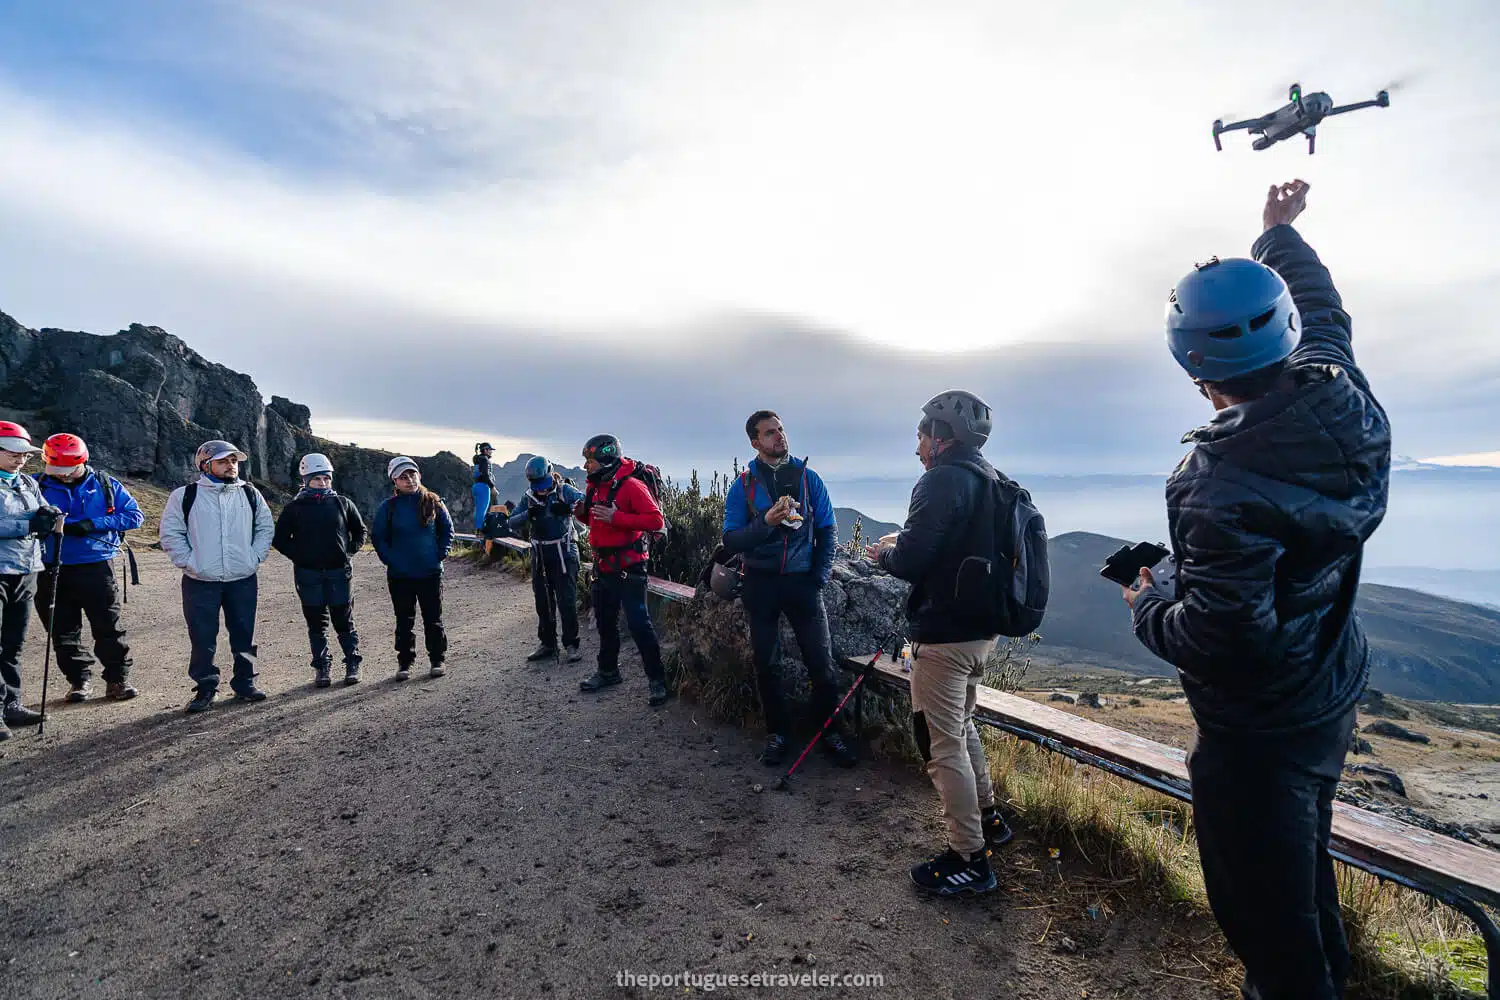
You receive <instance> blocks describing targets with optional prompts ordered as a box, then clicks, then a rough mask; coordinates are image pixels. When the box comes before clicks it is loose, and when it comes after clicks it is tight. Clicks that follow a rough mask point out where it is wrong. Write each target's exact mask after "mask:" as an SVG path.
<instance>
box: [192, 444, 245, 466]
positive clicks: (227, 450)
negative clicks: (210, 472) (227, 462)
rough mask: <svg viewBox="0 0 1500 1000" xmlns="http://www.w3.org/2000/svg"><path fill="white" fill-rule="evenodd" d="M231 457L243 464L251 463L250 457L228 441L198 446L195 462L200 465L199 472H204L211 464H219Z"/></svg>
mask: <svg viewBox="0 0 1500 1000" xmlns="http://www.w3.org/2000/svg"><path fill="white" fill-rule="evenodd" d="M231 455H233V456H234V457H235V458H237V459H239V460H240V461H241V462H248V461H250V456H249V455H246V454H245V453H244V452H243V451H240V450H239V449H238V448H236V447H235V446H234V445H232V444H230V443H229V442H228V441H219V440H214V441H205V442H203V443H202V444H200V445H199V446H198V453H197V454H196V455H195V456H194V461H196V462H197V463H198V471H200V472H202V471H204V470H205V469H207V468H208V463H209V462H217V461H218V460H219V459H221V458H228V457H229V456H231Z"/></svg>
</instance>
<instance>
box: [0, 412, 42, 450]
mask: <svg viewBox="0 0 1500 1000" xmlns="http://www.w3.org/2000/svg"><path fill="white" fill-rule="evenodd" d="M41 450H42V449H40V448H38V447H37V446H36V445H34V444H32V443H31V435H30V434H28V433H26V428H24V427H22V426H21V425H20V424H17V423H13V422H11V421H9V420H0V451H14V452H24V453H25V454H28V455H32V454H35V453H36V452H39V451H41Z"/></svg>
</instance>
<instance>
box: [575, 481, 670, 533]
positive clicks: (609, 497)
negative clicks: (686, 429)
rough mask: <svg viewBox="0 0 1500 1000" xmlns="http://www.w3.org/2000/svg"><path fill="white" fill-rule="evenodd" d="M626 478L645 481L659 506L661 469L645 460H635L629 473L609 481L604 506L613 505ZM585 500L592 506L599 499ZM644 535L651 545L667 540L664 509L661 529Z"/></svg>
mask: <svg viewBox="0 0 1500 1000" xmlns="http://www.w3.org/2000/svg"><path fill="white" fill-rule="evenodd" d="M627 479H639V480H640V481H641V482H643V483H645V484H646V489H648V490H650V491H651V499H652V500H655V501H656V504H657V506H658V507H659V506H661V487H662V475H661V470H660V469H658V468H657V467H656V466H654V465H647V464H646V463H645V462H636V463H635V468H633V469H631V470H630V475H628V476H623V477H621V478H619V479H615V480H612V481H611V482H610V484H609V490H608V491H607V492H606V493H605V496H604V500H603V503H604V505H605V506H606V507H613V506H614V503H615V498H616V497H618V496H619V495H620V489H621V488H622V487H623V486H624V485H625V480H627ZM592 491H593V490H592V487H590V492H591V493H592ZM585 502H586V503H588V504H589V505H591V506H592V505H593V504H594V503H596V502H599V501H595V500H594V499H592V497H588V498H585ZM644 537H645V538H648V539H650V541H651V544H652V545H660V544H662V543H663V542H665V541H666V540H667V516H666V512H665V511H663V512H662V519H661V530H660V531H648V532H646V533H645V535H644Z"/></svg>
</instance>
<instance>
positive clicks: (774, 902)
mask: <svg viewBox="0 0 1500 1000" xmlns="http://www.w3.org/2000/svg"><path fill="white" fill-rule="evenodd" d="M142 562H143V565H142V570H143V573H144V576H145V586H143V587H141V588H140V589H139V590H136V591H133V592H132V594H131V600H130V604H129V607H128V611H127V628H128V629H129V632H130V639H131V642H132V644H133V645H134V647H135V657H136V668H135V674H134V675H133V681H134V682H135V683H136V685H137V686H138V687H140V688H141V690H142V696H141V697H140V698H138V699H136V700H135V701H134V702H130V703H126V704H119V705H116V704H107V703H103V702H91V703H87V704H84V705H81V706H64V705H62V704H61V703H60V702H57V701H56V700H55V696H54V705H53V707H52V710H51V712H50V713H49V726H48V732H47V735H46V737H45V738H44V739H38V738H37V737H36V736H35V733H34V730H28V731H23V732H22V734H20V735H18V736H17V737H16V738H13V739H12V740H10V741H9V742H8V743H5V744H3V745H0V857H3V865H0V928H3V930H0V995H3V996H5V997H7V998H11V1000H22V998H32V997H36V998H42V997H46V998H54V997H69V998H91V997H111V998H112V997H137V996H139V997H150V998H165V997H193V998H215V997H245V998H252V997H253V998H266V997H302V996H308V997H423V998H425V997H476V998H478V997H484V998H492V997H511V996H515V997H537V996H558V997H596V996H598V997H605V996H614V997H620V996H648V995H661V996H666V995H677V996H681V995H683V989H682V988H681V987H680V986H678V987H676V988H672V987H662V988H658V989H657V990H656V991H655V993H654V994H653V993H652V992H651V991H650V990H648V989H647V988H645V987H643V986H642V987H636V988H621V987H620V986H619V985H617V983H618V981H619V975H620V974H621V973H623V972H624V971H625V970H630V971H632V972H635V973H648V972H657V973H676V972H681V971H683V970H691V971H693V972H697V973H720V974H743V975H749V974H752V973H756V972H763V973H773V974H795V975H803V974H807V973H811V974H822V975H835V976H842V975H844V974H864V975H875V976H880V977H883V986H880V987H867V988H858V987H854V986H842V985H840V986H828V987H824V988H817V987H811V986H809V987H786V988H781V987H773V988H759V989H751V988H721V989H719V990H716V991H715V992H717V993H719V994H720V995H724V996H826V997H845V996H847V997H860V996H898V997H905V996H922V997H931V998H944V997H954V998H964V1000H975V998H991V997H995V998H1006V1000H1024V998H1035V1000H1044V998H1045V1000H1061V998H1079V997H1091V998H1098V997H1135V998H1138V997H1153V998H1155V997H1161V998H1171V1000H1176V998H1182V1000H1186V998H1202V997H1212V996H1218V995H1220V994H1219V993H1218V992H1217V991H1216V990H1215V989H1213V988H1211V987H1209V986H1207V985H1204V984H1200V983H1197V982H1194V981H1193V980H1195V979H1206V978H1207V975H1206V973H1204V972H1203V971H1202V970H1201V969H1198V967H1197V966H1196V965H1194V964H1193V963H1192V962H1191V961H1190V960H1187V959H1184V958H1181V957H1173V956H1174V955H1176V954H1178V953H1177V949H1176V947H1175V945H1174V941H1175V940H1176V939H1177V937H1176V936H1177V935H1178V934H1179V933H1180V934H1182V935H1193V936H1197V937H1202V936H1203V933H1204V925H1203V924H1202V923H1201V922H1198V921H1194V922H1192V923H1190V924H1185V925H1183V926H1182V927H1181V928H1177V927H1173V926H1166V925H1164V924H1163V921H1162V917H1161V915H1160V914H1156V913H1151V912H1145V913H1133V912H1129V911H1128V908H1127V911H1126V912H1113V913H1112V914H1111V915H1109V916H1107V917H1106V918H1105V919H1103V920H1100V921H1096V922H1093V923H1090V922H1088V920H1087V919H1086V918H1085V917H1084V916H1083V915H1082V912H1081V910H1082V907H1081V906H1076V907H1075V906H1071V905H1070V906H1066V907H1063V908H1061V909H1059V908H1058V907H1057V906H1056V905H1055V904H1054V905H1052V906H1051V907H1050V908H1049V907H1048V905H1047V904H1048V900H1049V899H1055V898H1056V896H1055V894H1050V895H1049V893H1048V891H1047V886H1046V883H1047V881H1048V880H1049V879H1051V880H1052V881H1053V882H1054V883H1055V881H1056V876H1055V875H1047V874H1044V870H1045V869H1046V868H1047V867H1048V865H1047V863H1046V862H1045V860H1044V859H1045V857H1046V852H1045V850H1044V849H1042V848H1041V847H1040V846H1039V845H1036V844H1034V843H1031V842H1029V841H1027V839H1026V838H1025V837H1024V836H1023V837H1021V838H1018V842H1017V843H1016V844H1015V845H1014V846H1012V847H1010V848H1008V849H1007V850H1006V851H1005V853H1004V856H1003V860H1002V862H1001V864H1000V865H999V866H998V868H999V870H1000V873H1001V878H1002V882H1003V890H1002V891H1000V892H996V893H992V894H990V895H989V896H987V897H984V898H981V899H970V900H967V901H959V902H939V901H931V900H927V899H924V898H921V897H919V896H918V895H917V894H916V893H915V891H914V890H913V888H912V886H911V885H910V883H909V882H908V880H907V877H906V867H907V866H908V865H909V864H910V863H911V862H912V861H914V860H917V859H919V856H920V855H921V854H922V852H925V851H929V850H930V849H932V848H933V846H934V845H938V844H940V842H941V834H940V830H939V826H938V823H937V818H936V815H935V808H934V798H933V795H932V792H931V787H930V785H928V784H927V782H926V780H925V778H923V777H922V776H921V775H920V774H913V773H910V772H908V771H905V770H902V769H900V768H897V767H894V766H891V765H876V766H870V765H862V766H861V767H860V768H859V769H858V770H856V771H854V772H850V773H844V772H835V771H834V769H832V768H831V767H830V766H829V765H828V764H826V763H825V762H824V761H823V760H822V758H821V757H815V758H814V759H812V760H811V763H810V766H808V768H807V775H806V777H805V778H804V779H802V780H801V782H800V784H799V786H798V787H797V789H796V790H795V791H794V792H792V793H791V794H776V793H772V792H771V791H769V790H768V791H766V792H764V793H762V794H756V793H755V792H754V791H753V790H752V789H751V785H752V783H754V782H766V783H767V784H768V783H769V782H768V781H767V773H766V770H765V769H764V768H762V767H761V766H760V765H759V764H757V763H756V762H755V759H754V757H755V752H756V749H757V734H754V733H749V732H744V731H740V730H736V729H733V728H727V727H722V726H715V725H710V724H708V723H707V722H706V721H704V720H703V719H696V720H695V718H694V714H695V709H694V707H693V706H692V705H691V704H686V703H679V702H677V701H673V702H671V703H669V705H668V706H667V707H666V708H664V709H661V710H656V711H652V710H650V709H649V708H648V707H647V706H646V704H645V685H644V680H643V678H642V676H641V674H640V671H639V667H638V666H637V665H636V664H634V663H627V664H626V666H625V672H626V675H627V677H628V678H629V680H628V682H627V683H626V684H625V685H623V686H622V687H620V688H616V689H613V690H612V691H610V692H607V693H606V694H605V695H604V696H602V697H597V698H594V697H589V698H585V697H584V696H582V695H580V693H579V692H578V690H577V681H578V679H579V677H581V676H582V675H583V674H584V673H586V670H585V669H582V668H581V667H580V666H575V667H572V668H564V667H561V666H558V665H549V666H547V667H546V668H542V669H539V668H535V667H530V666H527V665H526V664H524V663H523V662H522V657H523V656H524V654H525V653H526V652H529V651H530V649H531V647H532V645H533V643H534V628H535V621H534V617H533V614H532V612H531V609H530V590H529V587H527V586H526V585H524V584H517V583H515V582H512V581H509V580H508V579H506V578H504V577H501V576H500V575H499V574H495V573H483V572H479V571H474V570H471V569H469V568H467V567H466V566H464V565H462V564H452V565H451V566H450V580H449V588H448V599H447V605H448V608H447V615H446V616H445V617H446V620H447V622H448V627H449V634H450V640H451V643H452V652H451V660H450V667H451V669H450V671H449V674H448V676H447V677H445V678H442V679H440V680H436V681H431V680H428V679H426V677H425V675H424V674H417V675H415V676H414V679H413V680H411V681H409V682H407V683H405V684H396V683H395V682H393V681H392V680H390V674H391V672H392V671H393V670H394V654H393V653H392V652H391V648H390V637H391V631H392V618H391V612H390V604H389V600H388V598H387V597H386V594H385V587H384V581H383V579H382V578H381V577H382V574H381V573H380V572H379V568H378V565H377V564H375V563H374V560H373V557H372V556H370V555H369V554H368V553H366V554H363V555H362V556H361V557H360V560H359V562H358V564H357V568H356V575H357V585H358V589H357V595H358V596H357V599H356V622H357V624H358V626H359V628H360V632H361V634H362V637H363V641H364V645H365V652H366V668H365V676H366V679H367V682H366V683H364V684H362V685H360V686H358V687H356V688H352V689H344V688H342V687H338V686H335V687H333V688H331V689H328V690H324V691H318V690H315V689H313V688H312V687H311V685H310V683H309V681H310V678H311V671H310V670H309V669H308V668H307V666H306V663H307V650H306V635H305V632H304V630H303V627H302V624H301V616H300V613H299V612H298V611H297V609H296V606H295V598H294V595H293V593H292V588H291V569H290V567H289V566H288V565H287V564H286V563H285V562H284V561H283V560H282V559H281V558H280V557H279V556H275V557H273V559H272V561H271V562H270V563H268V564H267V566H266V567H265V569H264V571H263V572H262V584H261V604H260V614H259V625H260V628H259V635H258V636H257V638H258V640H259V642H260V647H261V662H262V676H261V684H262V686H263V687H265V688H266V690H267V691H269V692H270V693H271V695H272V697H271V698H270V699H269V700H268V701H267V702H265V703H264V704H262V705H258V706H250V705H239V706H234V705H230V704H228V703H226V702H224V701H222V700H221V702H220V705H219V707H216V708H215V710H214V711H212V712H210V713H208V714H207V715H206V716H197V717H188V716H185V715H184V714H183V713H182V707H183V705H184V704H185V703H186V701H187V698H188V681H187V677H186V662H187V641H186V636H185V633H184V629H183V625H182V620H181V615H180V605H179V598H178V590H177V577H176V574H175V573H174V572H173V571H172V569H171V567H170V566H169V565H168V564H167V563H166V562H165V560H164V559H163V558H162V556H161V554H160V553H157V552H152V553H147V554H146V555H145V558H144V559H143V560H142ZM38 634H39V633H35V632H34V633H33V641H31V642H29V643H28V649H27V658H26V663H25V670H26V683H27V700H28V702H30V703H32V704H35V702H36V699H37V695H38V692H39V690H40V673H41V656H40V654H41V644H40V642H39V641H36V638H35V637H36V636H37V635H38ZM586 635H587V633H586ZM224 645H226V643H224V642H223V640H221V650H220V657H221V664H222V663H226V662H227V659H226V658H225V649H224V648H223V647H224ZM592 648H593V643H592V641H591V639H588V638H586V640H585V650H586V652H589V654H590V656H591V655H592ZM585 666H586V665H585ZM418 678H420V679H418ZM53 681H54V682H56V681H57V675H55V674H54V676H53ZM96 683H97V682H96ZM52 691H53V692H55V693H56V694H61V692H60V691H59V690H58V687H57V686H55V685H54V687H53V688H52ZM1062 933H1068V934H1071V935H1073V936H1074V937H1075V939H1076V940H1078V941H1079V942H1080V943H1082V944H1083V945H1084V947H1083V949H1082V951H1081V952H1079V953H1077V954H1068V955H1062V954H1056V953H1054V947H1055V943H1056V942H1057V941H1058V940H1059V939H1060V935H1061V934H1062ZM808 956H813V957H812V958H809V957H808ZM1164 956H1165V957H1164ZM1164 962H1166V963H1167V964H1166V965H1165V966H1164V964H1163V963H1164ZM1184 966H1186V967H1184ZM1164 968H1165V969H1166V970H1168V971H1169V972H1170V973H1173V974H1175V975H1176V976H1180V977H1185V978H1173V975H1171V974H1167V975H1164V974H1163V973H1162V970H1163V969H1164ZM694 992H695V993H696V992H698V991H696V990H695V991H694Z"/></svg>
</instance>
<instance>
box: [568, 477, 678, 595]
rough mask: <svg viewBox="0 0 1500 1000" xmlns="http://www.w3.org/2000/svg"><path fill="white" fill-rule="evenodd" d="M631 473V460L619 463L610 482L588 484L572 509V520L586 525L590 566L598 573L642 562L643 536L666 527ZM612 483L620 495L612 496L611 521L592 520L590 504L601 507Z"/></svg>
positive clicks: (644, 553)
mask: <svg viewBox="0 0 1500 1000" xmlns="http://www.w3.org/2000/svg"><path fill="white" fill-rule="evenodd" d="M634 469H635V462H634V461H633V460H631V459H628V458H626V459H621V460H620V467H619V468H618V469H617V470H615V475H614V478H613V479H611V480H609V481H606V482H603V483H600V484H598V485H595V484H593V483H590V484H589V487H588V490H587V491H586V492H585V493H584V497H583V500H582V501H581V502H580V503H579V504H578V506H577V507H575V508H574V509H573V514H574V516H575V517H577V518H578V520H580V521H582V522H583V523H584V524H586V525H588V529H589V544H590V545H591V546H592V547H593V549H594V564H595V567H596V568H597V569H598V571H599V572H601V573H619V572H621V571H623V570H625V569H628V568H629V567H631V566H638V565H640V564H641V563H643V562H645V561H646V559H647V558H648V557H649V555H650V550H649V548H648V543H647V541H646V537H645V536H646V533H647V532H650V531H660V530H661V529H662V528H663V527H664V526H665V525H666V519H665V518H663V517H662V513H661V508H660V507H659V506H657V504H656V498H655V497H653V496H652V495H651V491H650V490H648V489H647V488H646V484H645V483H643V482H641V481H640V480H639V479H631V478H630V473H631V472H632V471H633V470H634ZM616 482H618V483H619V484H620V491H619V493H617V494H616V495H615V517H614V520H613V521H609V522H605V521H595V520H593V517H592V511H593V506H594V504H596V503H599V504H602V503H604V502H605V501H606V500H607V499H608V498H609V491H610V490H611V489H612V488H613V487H612V485H611V484H612V483H616Z"/></svg>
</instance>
